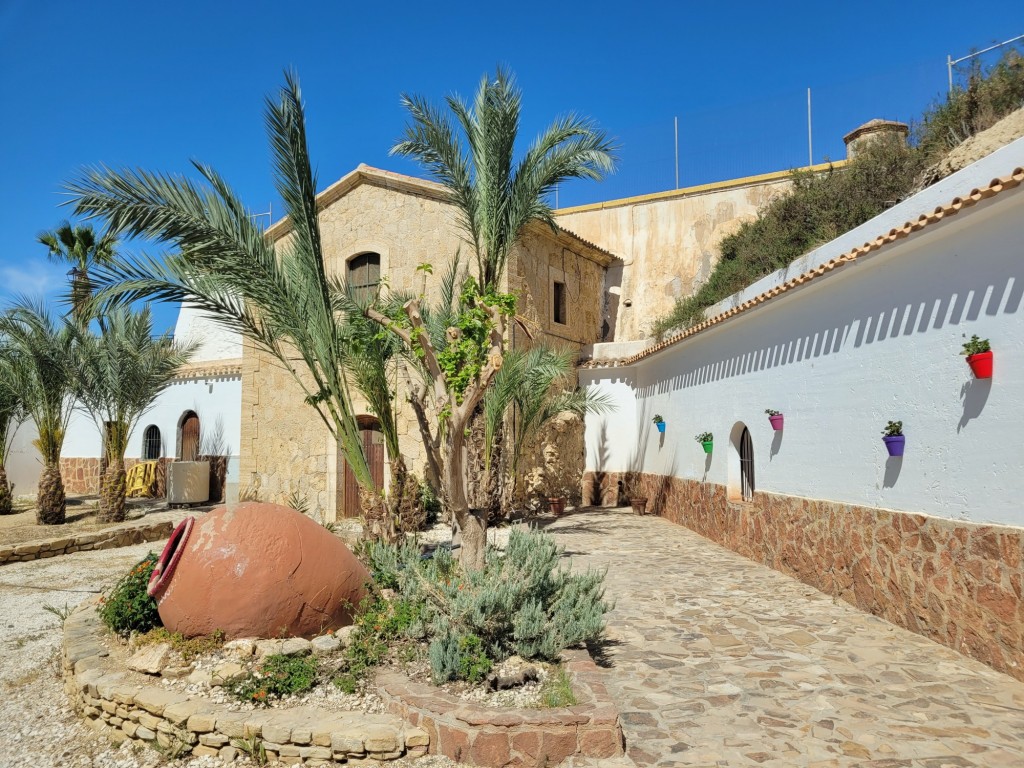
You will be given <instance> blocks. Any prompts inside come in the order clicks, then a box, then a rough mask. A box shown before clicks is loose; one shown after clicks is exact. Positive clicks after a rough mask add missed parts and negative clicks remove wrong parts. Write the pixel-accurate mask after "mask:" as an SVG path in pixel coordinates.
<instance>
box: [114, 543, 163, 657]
mask: <svg viewBox="0 0 1024 768" xmlns="http://www.w3.org/2000/svg"><path fill="white" fill-rule="evenodd" d="M156 561H157V556H156V555H155V554H154V553H152V552H150V553H149V554H148V555H146V557H145V558H144V559H142V560H141V561H140V562H138V563H136V564H135V565H134V566H132V569H131V570H130V571H128V573H127V574H126V575H125V576H124V577H123V578H122V579H121V580H120V581H119V582H117V584H116V585H115V586H114V588H113V589H112V590H110V594H108V595H104V596H103V597H101V598H100V601H101V602H100V607H99V612H100V618H101V619H102V620H103V623H104V624H106V625H107V626H108V627H110V629H111V631H113V632H116V633H117V634H119V635H121V636H123V637H127V636H128V635H130V634H131V633H132V632H140V633H144V632H149V631H150V630H151V629H153V628H154V627H159V626H161V622H160V614H159V613H157V609H156V601H155V600H153V598H152V597H150V596H149V594H148V593H147V592H146V586H147V585H148V584H149V576H150V574H152V573H153V568H154V566H156Z"/></svg>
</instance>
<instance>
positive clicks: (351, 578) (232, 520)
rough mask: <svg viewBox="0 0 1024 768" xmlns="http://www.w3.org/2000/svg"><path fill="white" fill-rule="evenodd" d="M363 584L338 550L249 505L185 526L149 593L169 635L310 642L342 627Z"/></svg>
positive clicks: (309, 524) (329, 539) (293, 517)
mask: <svg viewBox="0 0 1024 768" xmlns="http://www.w3.org/2000/svg"><path fill="white" fill-rule="evenodd" d="M369 580H370V575H369V573H368V572H367V571H366V569H365V568H364V567H363V565H362V563H360V562H359V561H358V560H357V559H356V557H355V556H354V555H353V554H352V553H351V552H350V551H349V549H348V547H346V546H345V544H344V542H342V541H341V539H339V538H338V537H336V536H334V535H333V534H331V533H330V532H329V531H328V530H326V529H325V528H324V527H323V526H321V525H318V524H317V523H315V522H314V521H312V520H310V519H309V518H308V517H305V516H304V515H301V514H300V513H298V512H296V511H295V510H293V509H289V508H287V507H282V506H279V505H277V504H263V503H258V502H252V503H244V504H237V505H234V506H232V507H230V508H228V507H221V508H219V509H215V510H214V511H212V512H210V513H209V514H208V515H205V516H203V517H202V518H199V519H195V518H191V517H190V518H188V519H187V520H185V521H184V522H183V523H182V524H181V525H179V526H178V527H177V528H176V529H175V531H174V533H172V534H171V539H170V541H168V542H167V546H166V547H165V548H164V551H163V554H162V555H161V556H160V560H159V562H158V563H157V566H156V568H155V569H154V571H153V577H152V578H151V579H150V583H149V593H150V594H151V595H152V596H153V597H154V598H155V599H156V602H157V608H158V610H159V612H160V618H161V620H162V621H163V623H164V626H165V627H167V629H168V630H170V631H171V632H180V633H181V634H183V635H184V636H185V637H196V636H198V635H208V634H211V633H212V632H214V631H216V630H221V631H222V632H224V634H225V636H226V637H227V638H228V639H231V638H236V637H313V636H315V635H318V634H322V633H323V632H325V631H327V630H329V629H337V628H338V627H342V626H345V625H346V624H351V623H352V609H353V607H355V606H358V605H359V602H360V601H361V600H362V599H363V597H364V596H365V594H366V590H365V585H366V583H367V582H368V581H369Z"/></svg>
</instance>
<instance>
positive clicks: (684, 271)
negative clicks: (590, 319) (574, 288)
mask: <svg viewBox="0 0 1024 768" xmlns="http://www.w3.org/2000/svg"><path fill="white" fill-rule="evenodd" d="M836 165H837V166H839V165H842V162H839V163H836ZM828 167H829V166H828V165H821V166H813V167H812V168H813V169H814V170H824V169H827V168H828ZM790 184H791V182H790V174H789V172H788V171H785V172H780V173H769V174H764V175H762V176H751V177H748V178H743V179H734V180H731V181H724V182H719V183H716V184H705V185H702V186H699V187H690V188H686V189H678V190H673V191H671V192H660V193H656V194H651V195H643V196H640V197H631V198H626V199H623V200H611V201H608V202H604V203H595V204H593V205H583V206H578V207H575V208H563V209H561V210H559V211H558V212H557V220H558V223H559V224H561V225H563V226H565V227H567V228H568V229H571V230H572V231H573V232H576V233H577V234H579V235H580V236H581V237H584V238H586V239H587V240H590V241H592V242H595V243H599V244H600V245H601V246H602V247H604V248H607V249H608V250H610V251H612V252H613V253H615V254H616V255H618V256H620V257H621V258H622V259H623V261H624V264H623V267H622V270H621V272H617V271H616V272H614V273H613V275H614V276H615V277H617V278H618V279H617V281H615V282H613V283H612V286H611V288H612V291H611V294H610V295H609V296H608V300H609V307H608V314H609V316H610V317H611V318H612V328H611V329H610V332H609V335H608V340H612V338H613V337H614V340H615V341H631V340H634V339H642V338H644V337H645V336H646V335H647V332H648V331H649V329H650V324H651V321H652V320H654V319H655V318H657V317H660V316H662V315H665V314H667V313H668V312H669V311H670V310H671V309H672V307H673V306H674V305H675V302H676V300H677V299H680V298H686V297H688V296H691V295H693V293H695V292H696V290H697V289H698V288H699V287H700V286H701V284H703V283H704V281H706V280H707V279H708V277H709V276H710V275H711V270H712V269H713V268H714V266H715V264H716V263H718V260H719V258H721V252H720V250H719V244H720V243H721V241H722V238H723V237H726V236H727V235H731V234H733V233H734V232H736V230H738V229H739V227H740V225H741V224H743V223H744V222H746V221H752V220H753V219H755V218H756V217H757V214H758V211H760V209H761V208H763V207H764V206H765V205H766V204H767V203H768V202H769V201H771V200H772V199H773V198H774V197H776V196H777V195H779V194H781V193H783V192H785V191H787V190H788V189H789V187H790Z"/></svg>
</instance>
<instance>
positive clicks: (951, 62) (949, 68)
mask: <svg viewBox="0 0 1024 768" xmlns="http://www.w3.org/2000/svg"><path fill="white" fill-rule="evenodd" d="M1018 40H1024V35H1017V36H1016V37H1011V38H1010V39H1009V40H1003V42H1001V43H996V44H995V45H990V46H989V47H988V48H982V49H981V50H980V51H975V52H974V53H968V54H967V55H966V56H961V57H960V58H959V59H954V58H953V57H952V56H950V55H949V54H946V70H947V72H948V73H949V90H950V91H952V90H953V65H954V64H959V63H960V62H961V61H967V60H968V59H973V58H974V57H975V56H981V54H983V53H988V52H989V51H994V50H995V49H996V48H1002V47H1003V46H1004V45H1009V44H1010V43H1015V42H1017V41H1018Z"/></svg>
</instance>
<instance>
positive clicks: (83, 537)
mask: <svg viewBox="0 0 1024 768" xmlns="http://www.w3.org/2000/svg"><path fill="white" fill-rule="evenodd" d="M173 530H174V522H173V521H171V520H161V521H160V522H157V523H143V524H141V525H140V524H139V523H124V524H122V525H112V526H110V527H109V528H104V529H102V530H99V531H90V532H88V533H73V534H69V535H67V536H61V537H58V538H55V539H45V540H40V541H26V542H24V543H22V544H8V545H6V546H3V547H0V565H4V564H5V563H17V562H22V561H25V560H42V559H44V558H47V557H57V556H58V555H70V554H71V553H72V552H88V551H90V550H93V549H114V548H115V547H129V546H131V545H132V544H141V543H143V542H144V541H160V540H161V539H166V538H167V537H168V536H170V535H171V531H173Z"/></svg>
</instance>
